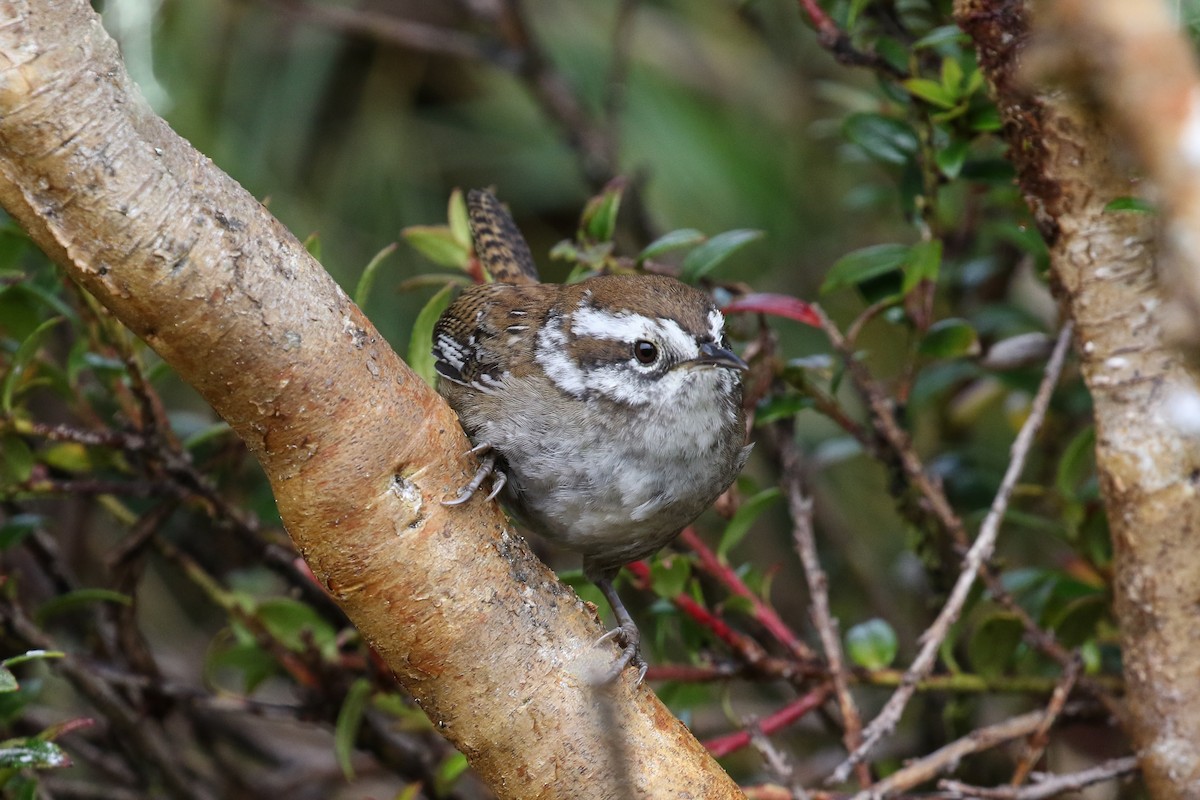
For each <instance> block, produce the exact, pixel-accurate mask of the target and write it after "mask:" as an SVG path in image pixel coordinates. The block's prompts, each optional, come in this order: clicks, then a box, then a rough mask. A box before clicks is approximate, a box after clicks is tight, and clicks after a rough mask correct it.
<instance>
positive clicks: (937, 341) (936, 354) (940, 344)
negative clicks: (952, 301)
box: [920, 319, 979, 358]
mask: <svg viewBox="0 0 1200 800" xmlns="http://www.w3.org/2000/svg"><path fill="white" fill-rule="evenodd" d="M978 352H979V336H978V334H976V333H975V328H973V327H972V326H971V323H969V322H967V321H966V320H965V319H943V320H938V321H937V322H935V323H934V324H933V325H931V326H930V328H929V331H928V332H927V333H926V334H925V338H924V339H922V340H921V346H920V353H921V355H923V356H929V357H931V358H958V357H960V356H970V355H975V354H976V353H978Z"/></svg>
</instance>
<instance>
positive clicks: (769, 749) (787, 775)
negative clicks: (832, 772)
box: [749, 723, 810, 800]
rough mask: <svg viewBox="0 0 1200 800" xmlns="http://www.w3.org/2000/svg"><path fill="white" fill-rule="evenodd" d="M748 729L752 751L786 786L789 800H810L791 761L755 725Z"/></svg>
mask: <svg viewBox="0 0 1200 800" xmlns="http://www.w3.org/2000/svg"><path fill="white" fill-rule="evenodd" d="M749 728H750V744H752V745H754V749H755V750H757V751H758V752H759V755H761V756H762V757H763V762H765V764H766V766H767V769H769V770H770V771H771V772H773V773H774V774H775V777H776V778H778V779H779V780H781V781H783V782H784V783H785V784H787V787H788V793H789V794H790V795H791V797H790V798H789V800H810V798H809V796H808V792H806V791H805V790H804V786H803V784H801V782H800V776H799V775H797V770H796V765H795V764H793V763H792V761H791V759H789V758H788V757H787V755H785V754H784V753H783V752H782V751H781V750H780V749H779V748H778V747H776V746H775V743H774V742H772V741H771V738H770V737H769V736H767V734H766V733H764V732H763V730H762V728H761V727H759V725H758V724H757V723H755V724H754V725H751V726H749Z"/></svg>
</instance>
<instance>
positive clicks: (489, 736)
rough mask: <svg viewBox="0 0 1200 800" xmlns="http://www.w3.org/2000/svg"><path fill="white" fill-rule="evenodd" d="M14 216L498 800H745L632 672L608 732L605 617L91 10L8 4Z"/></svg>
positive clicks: (9, 196)
mask: <svg viewBox="0 0 1200 800" xmlns="http://www.w3.org/2000/svg"><path fill="white" fill-rule="evenodd" d="M0 204H2V205H3V206H4V208H5V209H6V210H7V211H8V212H9V213H10V214H11V215H12V216H13V217H14V218H16V219H17V220H18V221H19V222H20V224H21V225H22V227H23V228H24V229H25V230H26V231H27V232H28V233H29V235H30V237H31V238H32V239H33V240H34V241H35V242H36V243H37V244H38V245H39V246H40V247H42V249H43V250H45V251H46V253H47V254H48V255H50V256H51V258H53V259H54V260H55V261H56V262H58V263H59V264H60V265H61V266H62V267H63V268H64V270H66V272H67V273H68V274H69V275H71V277H72V278H74V279H75V280H76V281H77V282H78V283H80V284H81V285H82V286H84V287H85V288H86V289H87V290H88V291H89V292H91V293H92V294H93V295H95V296H96V297H97V298H98V299H99V300H101V302H103V303H104V304H105V305H106V306H108V308H109V309H111V310H112V312H113V313H114V314H115V315H116V316H117V317H118V318H119V319H120V320H122V321H123V322H124V323H125V324H126V325H127V326H128V327H129V328H130V329H132V330H133V331H134V333H136V334H137V335H138V336H140V337H141V338H143V339H144V340H146V341H147V342H148V343H149V344H150V345H151V346H152V347H154V349H155V350H157V351H158V353H159V354H160V355H162V357H163V358H164V359H165V360H166V361H167V362H168V363H170V364H171V365H172V366H173V367H174V368H175V369H176V370H177V371H178V372H179V374H180V375H181V376H182V377H183V378H184V379H185V380H187V381H188V382H190V383H191V384H192V385H194V386H195V387H196V388H197V389H198V390H199V391H200V392H201V394H202V395H203V396H204V397H205V398H206V399H207V400H208V401H209V402H210V403H211V404H212V405H213V407H214V408H215V409H216V410H217V411H218V412H219V413H220V414H221V415H222V416H223V417H224V418H225V419H226V420H227V421H228V422H229V424H230V425H231V427H232V428H233V429H234V430H235V431H236V432H237V433H238V434H239V435H240V436H241V437H242V438H243V439H244V440H245V441H246V443H247V445H248V447H249V449H250V451H251V452H252V453H253V454H254V455H255V456H256V457H257V458H258V459H259V461H260V462H261V463H262V465H263V468H264V469H265V471H266V473H267V475H268V477H269V478H270V481H271V485H272V488H273V490H274V492H275V497H276V501H277V503H278V506H279V510H280V513H281V515H282V517H283V520H284V523H285V525H286V526H287V528H288V531H289V533H290V534H291V536H292V538H293V539H294V540H295V542H296V545H297V547H298V548H299V550H300V551H301V552H302V553H303V554H304V556H305V558H306V559H307V561H308V563H309V564H310V566H311V567H312V571H313V573H314V574H315V575H316V577H317V578H318V579H319V580H320V581H321V582H322V583H323V584H324V585H325V586H326V587H327V588H328V590H329V591H330V593H331V594H332V596H333V597H334V598H335V599H336V601H337V602H338V604H339V605H341V606H342V608H343V609H344V610H345V611H346V613H347V615H348V616H349V617H350V619H351V620H352V621H353V622H354V623H355V624H356V626H357V627H358V628H359V630H360V631H361V632H362V633H363V635H364V636H365V637H366V638H367V639H368V640H369V641H370V642H371V643H372V644H373V645H374V647H375V649H376V650H377V651H378V652H379V654H380V655H381V657H382V658H383V659H384V660H385V661H386V662H387V664H388V665H389V666H390V668H391V669H392V670H393V671H394V672H395V674H396V676H397V677H398V678H399V679H400V681H401V682H402V683H403V684H404V685H405V687H406V688H407V689H408V690H409V691H410V692H411V693H412V694H413V696H414V697H415V698H416V700H417V702H418V703H420V705H421V706H422V708H423V709H424V710H425V711H426V713H427V714H428V715H429V716H430V718H431V719H432V720H433V722H434V724H435V726H436V727H437V729H438V730H439V731H441V732H442V733H443V734H444V735H445V736H446V737H447V738H449V739H450V740H451V741H452V742H454V744H455V745H456V746H457V747H459V748H460V749H461V750H462V751H463V752H464V753H465V754H466V755H467V757H468V759H469V760H470V762H471V763H472V764H473V765H474V767H475V768H476V770H477V772H478V773H479V774H480V776H481V777H482V779H483V780H484V781H486V782H487V783H488V784H489V785H491V786H492V787H493V788H494V789H495V791H496V792H497V794H498V796H500V797H501V798H526V797H528V798H533V797H536V798H601V797H604V798H607V797H612V796H614V787H619V786H620V785H622V783H623V782H624V781H628V783H629V784H630V785H631V786H633V787H634V789H635V791H636V793H637V794H638V795H639V796H646V797H650V796H653V797H672V796H676V793H677V792H678V791H679V787H681V786H682V787H687V788H688V790H689V791H692V792H695V793H697V794H698V795H700V796H704V797H716V798H725V797H740V796H741V792H740V791H739V790H738V789H737V787H736V786H734V784H733V783H732V782H731V781H730V780H729V778H728V776H726V775H725V774H724V773H723V772H722V771H721V770H720V768H719V767H718V766H717V765H716V763H715V762H714V761H713V760H712V759H711V758H710V757H709V756H708V754H707V753H705V752H704V751H703V749H702V748H701V747H700V745H699V743H697V742H696V740H695V739H694V738H693V737H692V736H691V735H690V734H689V733H688V732H687V730H686V729H685V728H684V727H683V726H682V725H681V724H680V723H679V722H678V721H677V720H676V719H674V717H672V716H671V715H670V714H669V712H667V710H666V709H665V708H664V707H663V706H662V705H661V704H660V703H659V702H658V700H657V699H656V698H655V697H654V696H653V694H652V693H651V692H649V691H648V690H646V689H642V690H641V691H638V692H635V691H634V690H633V687H632V682H633V681H632V677H631V676H630V677H629V679H627V680H625V681H623V682H622V683H621V684H620V685H618V686H616V687H614V688H613V689H612V692H613V697H612V699H611V702H613V703H614V704H615V708H616V711H617V713H616V714H614V715H613V716H614V718H615V720H616V722H615V727H614V728H610V729H606V728H605V727H604V726H603V725H602V724H601V721H600V715H599V714H598V713H597V712H596V704H595V697H594V694H593V692H592V690H591V689H590V688H589V685H588V681H587V677H588V675H589V674H590V672H591V670H593V669H594V668H595V666H596V662H597V661H599V663H600V664H601V665H606V664H607V663H608V661H609V660H610V659H612V658H614V657H615V648H597V647H596V646H595V641H596V639H597V637H598V635H599V633H600V628H599V624H598V621H597V620H596V619H595V617H594V615H593V614H592V613H590V612H589V611H588V610H587V609H586V608H585V607H584V606H583V604H582V603H581V602H580V601H579V600H578V598H577V597H576V596H575V595H574V594H573V593H572V592H571V591H570V590H569V589H566V588H565V587H563V586H562V585H561V584H560V583H558V581H557V580H556V579H555V578H554V575H553V574H552V573H551V572H550V571H549V570H547V569H546V568H545V567H544V566H543V565H542V564H540V563H539V562H538V561H537V560H536V559H535V558H533V556H532V555H531V554H530V553H529V550H528V549H527V548H526V546H525V545H524V543H523V542H522V541H521V539H520V538H519V537H517V536H516V535H515V534H514V533H513V532H512V531H511V529H510V528H509V526H508V525H507V523H506V522H505V520H504V518H503V517H502V516H501V515H500V513H499V511H498V510H497V509H496V507H495V506H494V505H491V504H485V503H481V502H476V503H471V504H469V505H468V507H467V508H465V509H455V510H449V509H446V508H444V507H443V506H441V504H440V502H439V501H440V500H441V499H442V498H444V497H446V496H448V495H450V494H452V493H453V490H454V489H455V488H456V487H457V486H459V485H461V484H462V483H464V482H465V480H466V479H467V477H468V475H469V474H470V469H471V465H470V464H469V463H468V462H467V461H466V459H465V458H463V457H461V456H458V455H456V454H459V453H463V452H464V451H465V450H466V449H467V446H468V445H467V442H466V439H465V437H464V436H463V434H462V431H461V429H460V428H459V426H458V424H457V421H456V420H455V418H454V416H453V414H452V413H451V412H450V411H449V409H448V408H447V407H446V406H445V405H444V403H442V402H441V400H440V399H439V398H438V397H437V396H436V395H435V394H434V393H433V392H432V391H431V390H430V389H429V388H428V387H426V386H425V384H424V383H423V382H421V381H420V379H419V378H417V377H416V376H415V375H414V374H413V373H412V372H411V371H410V370H408V368H407V367H406V366H405V365H404V364H403V363H402V362H401V361H400V359H399V358H398V357H397V356H396V355H395V354H394V353H393V352H392V350H391V349H390V348H389V347H388V346H387V344H386V343H385V342H384V341H383V340H382V339H381V338H380V336H379V334H378V333H377V332H376V331H375V329H374V328H373V327H372V326H371V324H370V323H369V322H368V321H367V320H366V318H365V317H363V315H362V313H361V312H360V311H359V309H358V308H356V307H355V306H354V305H353V304H352V303H351V302H350V300H349V298H347V297H346V295H345V293H344V292H342V291H341V289H339V288H338V287H337V285H336V284H335V283H334V282H333V280H332V279H331V278H330V277H329V276H328V274H326V273H325V272H324V270H322V269H321V267H320V265H319V264H317V263H316V262H315V261H314V260H313V259H312V258H311V257H310V256H309V255H308V254H307V253H306V252H305V251H304V248H303V246H302V245H301V244H300V242H299V241H297V240H296V239H295V237H293V236H292V235H291V233H289V232H288V231H287V230H286V229H285V228H284V227H283V226H282V225H281V224H280V223H279V222H278V221H276V220H275V219H274V218H272V217H271V216H270V215H269V214H267V212H266V211H265V210H264V209H263V207H262V206H261V205H260V204H259V203H258V202H256V201H255V200H254V198H252V197H251V196H250V195H249V194H248V193H246V192H245V190H243V189H242V188H241V187H240V186H238V185H237V184H236V183H235V182H234V181H232V180H231V179H230V178H229V177H228V176H226V175H224V174H223V173H221V172H220V171H219V170H218V169H216V168H215V167H214V166H213V164H212V163H211V162H210V161H209V160H208V159H207V158H205V157H204V156H202V155H201V154H199V153H197V152H196V151H195V150H193V149H192V148H191V147H190V146H189V145H188V144H187V143H186V142H184V141H183V140H182V139H180V138H179V137H178V136H177V135H175V134H174V133H173V132H172V131H171V130H170V129H169V128H168V127H167V125H166V123H164V122H163V121H162V120H161V119H159V118H158V117H156V116H155V115H154V114H153V113H152V112H151V111H150V110H149V108H148V107H147V105H146V104H145V102H144V101H143V100H142V99H141V97H140V95H139V94H138V93H137V91H136V89H135V88H134V87H133V85H132V84H131V82H130V80H129V78H128V76H127V74H126V72H125V70H124V68H123V67H122V65H121V63H120V61H119V59H118V56H117V50H116V46H115V45H114V44H113V42H112V41H111V40H110V39H109V38H108V37H107V35H106V34H105V33H104V31H103V29H102V27H101V25H100V22H99V18H98V17H97V16H96V14H95V13H94V12H93V11H92V9H91V7H90V5H89V4H88V3H87V2H85V0H0ZM612 737H617V738H618V739H619V740H620V741H621V743H622V745H623V750H624V751H625V752H627V753H629V757H628V759H627V760H626V761H625V762H624V763H620V764H618V763H613V761H612V760H611V759H610V758H609V757H608V752H609V748H608V747H607V746H606V744H605V742H606V740H608V739H610V738H612ZM618 775H620V776H624V779H623V780H619V779H618Z"/></svg>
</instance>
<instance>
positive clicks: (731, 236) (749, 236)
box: [679, 229, 763, 283]
mask: <svg viewBox="0 0 1200 800" xmlns="http://www.w3.org/2000/svg"><path fill="white" fill-rule="evenodd" d="M762 235H763V232H762V231H753V230H746V229H739V230H733V231H725V232H724V233H718V234H717V235H716V236H714V237H712V238H711V239H709V240H708V241H707V242H705V243H704V244H702V245H700V246H699V247H697V248H696V249H695V250H693V251H692V252H690V253H688V254H687V256H686V257H685V258H684V259H683V264H682V265H680V270H679V273H680V274H679V279H680V280H682V281H683V282H684V283H695V282H696V281H698V280H700V279H701V278H703V277H704V276H705V275H707V274H708V273H710V272H712V271H713V270H714V269H715V268H716V267H717V266H719V265H720V264H721V262H723V261H725V260H726V259H727V258H729V257H730V256H731V255H733V254H734V253H736V252H737V251H738V250H740V249H742V248H743V247H745V246H746V245H747V244H749V243H750V242H753V241H755V240H756V239H761V238H762Z"/></svg>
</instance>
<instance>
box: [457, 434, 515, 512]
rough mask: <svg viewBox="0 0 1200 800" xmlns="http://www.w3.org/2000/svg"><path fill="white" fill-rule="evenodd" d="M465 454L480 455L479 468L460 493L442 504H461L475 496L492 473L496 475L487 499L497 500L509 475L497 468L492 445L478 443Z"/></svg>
mask: <svg viewBox="0 0 1200 800" xmlns="http://www.w3.org/2000/svg"><path fill="white" fill-rule="evenodd" d="M463 455H476V456H480V459H479V469H477V470H476V471H475V476H474V477H473V478H471V482H470V483H468V484H467V485H466V486H464V487H462V488H461V489H459V490H458V494H457V495H455V496H454V497H453V498H451V499H450V500H443V501H442V505H444V506H461V505H462V504H463V503H465V502H467V501H468V500H470V499H471V498H472V497H474V496H475V492H477V491H479V487H480V486H483V482H484V481H486V480H487V479H488V477H489V476H491V475H495V477H494V478H493V479H492V491H490V492H489V493H488V496H487V500H488V501H491V500H495V499H496V495H498V494H500V490H501V489H503V488H504V484H506V483H508V476H507V475H505V474H504V473H503V472H501V471H500V470H498V469H496V454H495V452H493V450H492V446H491V445H490V444H487V443H486V442H485V443H483V444H478V445H475V446H474V447H472V448H471V449H470V450H468V451H467V452H466V453H463Z"/></svg>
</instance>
